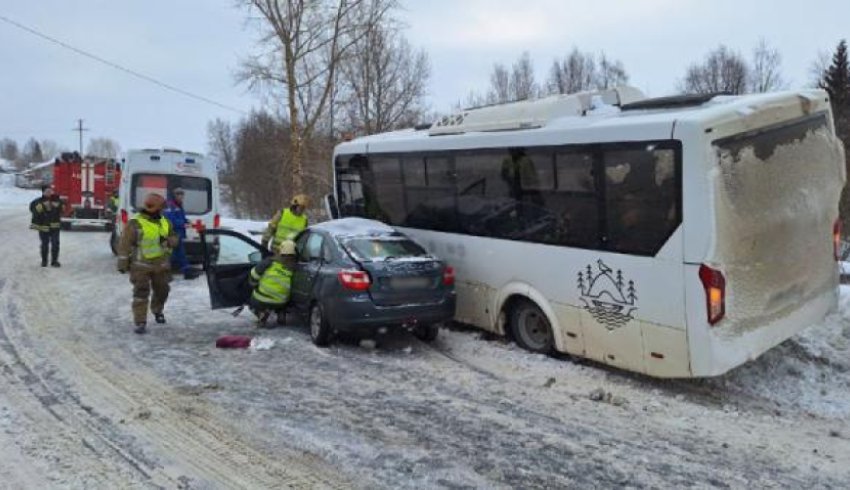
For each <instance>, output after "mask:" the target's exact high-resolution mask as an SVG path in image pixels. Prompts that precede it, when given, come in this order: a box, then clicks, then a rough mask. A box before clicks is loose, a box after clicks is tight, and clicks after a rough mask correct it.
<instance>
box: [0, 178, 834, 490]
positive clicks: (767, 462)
mask: <svg viewBox="0 0 850 490" xmlns="http://www.w3.org/2000/svg"><path fill="white" fill-rule="evenodd" d="M0 189H2V188H0ZM30 195H31V194H30ZM9 196H12V194H7V193H6V192H5V191H4V190H0V200H3V199H7V198H9V199H10V200H11V198H10V197H9ZM21 199H22V202H23V203H24V204H25V203H26V202H28V201H29V199H31V197H29V196H28V198H27V199H23V198H22V197H21ZM0 207H5V205H0ZM10 207H11V209H8V208H7V209H0V254H2V256H3V257H14V260H3V261H0V488H7V487H8V488H126V487H134V488H135V487H143V488H147V487H151V488H156V487H165V488H279V487H286V486H295V487H310V488H313V487H319V488H326V487H338V488H351V487H354V488H620V487H630V488H684V487H696V488H711V487H719V488H761V487H787V488H801V487H808V488H846V487H847V482H848V481H850V465H848V464H847V461H850V289H848V288H844V289H842V294H841V308H840V311H839V312H837V313H836V314H835V315H833V316H831V317H830V318H829V319H827V321H825V322H824V323H823V324H821V325H813V326H811V327H810V328H809V329H807V330H806V331H804V332H803V333H801V334H800V335H798V336H797V337H795V338H794V339H792V340H789V341H788V342H786V343H784V344H783V345H781V346H779V347H778V348H776V349H774V350H772V351H770V352H768V353H767V354H766V355H764V356H762V357H761V358H760V359H758V360H756V361H754V362H751V363H749V364H747V365H745V366H743V367H741V368H739V369H737V370H735V371H733V372H731V373H729V374H727V375H725V376H722V377H720V378H715V379H708V380H691V381H688V380H677V381H664V380H655V379H650V378H646V377H643V376H639V375H634V374H629V373H625V372H622V371H618V370H615V369H611V368H607V367H604V366H599V365H596V364H593V363H590V362H586V361H578V360H572V359H568V358H560V359H554V358H549V357H545V356H538V355H533V354H529V353H527V352H524V351H522V350H520V349H518V348H517V347H516V346H515V345H514V344H511V343H506V342H504V341H502V340H499V339H488V338H486V336H485V335H483V334H482V333H480V332H477V331H472V330H466V329H463V328H459V327H457V328H452V329H450V330H443V331H442V332H441V334H440V338H439V339H438V340H437V342H436V343H435V344H433V345H426V344H423V343H421V342H418V341H416V340H414V339H412V338H411V337H409V336H406V335H393V336H391V337H390V338H389V339H387V341H386V342H385V345H383V346H382V347H381V348H379V349H374V348H368V346H360V345H357V344H352V343H340V344H336V345H334V346H333V347H331V348H329V349H319V348H316V347H314V346H313V345H312V344H311V343H310V341H309V335H308V333H307V331H306V329H305V328H304V327H303V326H301V323H302V322H301V321H299V319H297V318H290V319H289V320H290V321H289V322H288V323H290V324H291V325H290V326H288V327H283V328H276V329H272V330H266V331H263V332H261V333H258V332H257V331H256V330H255V329H254V327H253V326H252V322H251V320H250V318H249V315H248V314H247V313H243V314H242V315H241V316H239V317H233V316H232V315H230V313H229V312H227V311H210V309H209V298H208V293H207V288H206V283H205V281H203V280H199V281H185V280H175V282H174V283H173V284H172V293H171V297H170V300H169V303H168V306H167V308H166V315H167V316H168V321H169V323H168V324H167V325H165V326H153V327H152V328H151V333H150V334H149V335H147V336H144V337H139V336H135V335H133V334H132V333H131V325H130V315H129V309H130V285H129V284H128V282H127V277H126V276H122V275H119V274H117V273H116V272H115V270H114V268H115V264H114V259H113V257H112V255H111V253H110V251H109V247H108V244H107V235H106V234H104V233H98V232H67V233H63V235H62V247H63V248H62V262H63V267H62V268H61V269H49V268H48V269H41V268H40V267H38V259H37V251H36V246H35V245H36V243H37V240H36V237H35V234H34V233H31V232H29V231H28V230H27V229H26V225H27V218H28V217H27V216H26V208H25V207H19V206H18V205H17V204H13V205H11V206H10ZM223 225H224V226H226V227H230V228H232V229H237V230H240V231H242V232H248V233H250V232H253V231H260V232H261V231H262V229H263V228H264V226H265V223H262V222H253V223H251V222H240V221H236V220H225V221H224V223H223ZM224 334H247V335H252V336H257V335H261V336H262V337H263V338H265V339H268V340H273V341H274V346H273V347H272V348H271V349H269V350H256V351H252V350H245V351H228V350H220V349H216V348H215V347H214V344H215V339H216V338H217V337H219V336H220V335H224Z"/></svg>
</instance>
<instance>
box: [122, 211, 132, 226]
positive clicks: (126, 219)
mask: <svg viewBox="0 0 850 490" xmlns="http://www.w3.org/2000/svg"><path fill="white" fill-rule="evenodd" d="M129 219H130V217H129V216H128V215H127V210H126V209H122V210H121V223H122V224H125V225H126V224H127V221H129Z"/></svg>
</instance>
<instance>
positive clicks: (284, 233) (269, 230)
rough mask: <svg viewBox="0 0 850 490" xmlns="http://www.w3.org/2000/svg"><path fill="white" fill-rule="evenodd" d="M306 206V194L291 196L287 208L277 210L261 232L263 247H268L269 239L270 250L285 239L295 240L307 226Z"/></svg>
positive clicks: (307, 201)
mask: <svg viewBox="0 0 850 490" xmlns="http://www.w3.org/2000/svg"><path fill="white" fill-rule="evenodd" d="M307 206H309V200H308V198H307V196H305V195H304V194H298V195H297V196H295V197H293V198H292V203H291V205H290V206H289V207H288V208H286V209H283V210H281V211H278V212H277V213H276V214H275V215H274V217H273V218H272V219H271V221H269V225H268V227H266V231H265V232H264V233H263V239H262V244H263V248H268V246H269V242H270V241H271V244H272V250H277V247H279V246H280V244H281V243H283V242H284V241H285V240H295V237H296V236H298V234H299V233H301V232H302V231H304V229H305V228H307V214H306V211H307Z"/></svg>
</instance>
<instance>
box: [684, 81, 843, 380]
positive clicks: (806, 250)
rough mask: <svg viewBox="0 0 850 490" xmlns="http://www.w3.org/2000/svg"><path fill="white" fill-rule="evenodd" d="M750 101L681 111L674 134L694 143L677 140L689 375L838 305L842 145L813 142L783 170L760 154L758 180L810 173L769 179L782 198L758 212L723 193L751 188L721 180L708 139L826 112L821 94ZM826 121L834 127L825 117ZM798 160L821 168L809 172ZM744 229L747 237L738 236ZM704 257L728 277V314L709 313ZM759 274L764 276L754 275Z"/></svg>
mask: <svg viewBox="0 0 850 490" xmlns="http://www.w3.org/2000/svg"><path fill="white" fill-rule="evenodd" d="M805 95H808V94H805ZM751 100H752V103H751V104H750V105H749V106H748V108H747V109H748V110H739V111H738V113H737V114H736V115H735V116H736V117H730V115H729V112H728V111H722V110H721V109H718V110H717V114H716V115H714V114H711V111H709V113H708V114H705V113H702V114H700V117H699V118H696V117H695V118H688V117H687V115H686V116H685V117H683V118H681V119H680V120H679V121H678V122H677V126H676V134H675V136H676V138H677V139H680V140H682V141H689V142H694V143H693V144H690V145H685V149H684V155H683V159H684V182H685V190H686V192H685V193H684V202H683V208H684V230H685V240H684V243H685V253H684V259H685V262H686V264H685V277H684V283H685V289H686V302H687V308H686V311H687V324H688V343H689V351H690V353H691V369H692V374H693V376H700V377H702V376H717V375H720V374H723V373H725V372H727V371H728V370H730V369H732V368H734V367H736V366H739V365H741V364H743V363H745V362H747V361H750V360H753V359H755V358H757V357H758V356H760V355H761V354H763V353H764V352H766V351H767V350H769V349H771V348H773V347H774V346H776V345H777V344H779V343H781V342H783V341H784V340H786V339H788V338H789V337H791V336H793V335H794V334H796V333H797V332H799V331H800V330H802V329H804V328H806V327H809V326H812V325H816V324H817V323H819V322H820V321H822V320H823V318H824V317H825V316H826V315H827V314H828V313H829V312H830V311H833V310H834V309H835V308H836V306H837V301H838V288H837V285H838V268H837V265H836V263H835V260H834V257H833V243H832V225H833V223H834V221H835V220H836V219H837V218H838V209H837V202H838V194H839V193H840V189H841V187H842V186H843V183H844V181H845V179H846V176H845V170H844V165H843V161H844V158H843V152H842V151H841V145H840V144H837V143H833V144H832V145H819V146H818V148H819V149H821V150H823V152H825V154H824V153H823V152H821V153H818V154H815V153H814V152H813V153H806V154H805V156H804V157H803V158H801V159H799V161H797V162H795V163H797V165H796V166H790V165H789V166H786V167H785V168H782V167H778V163H777V162H770V161H765V162H760V164H761V165H762V167H763V169H761V170H756V171H764V169H769V170H770V172H771V174H765V175H764V176H765V177H766V178H771V177H772V176H776V175H777V174H778V175H782V174H787V173H790V172H792V171H793V170H794V169H797V170H798V171H800V173H801V174H810V177H809V178H806V177H804V176H801V177H798V178H795V179H794V180H793V185H791V184H790V183H783V182H782V181H781V180H779V181H778V182H776V183H775V184H774V183H773V182H770V183H769V184H768V185H771V186H772V187H771V188H775V190H776V192H779V193H780V195H781V196H782V198H783V199H782V201H781V202H778V203H777V202H770V201H765V202H770V204H772V205H771V206H769V208H770V212H765V213H759V212H758V210H759V206H757V205H753V204H748V203H746V201H745V202H743V203H742V202H740V201H741V198H740V197H737V200H738V202H734V203H733V202H732V201H731V200H732V198H731V197H730V196H731V195H732V194H730V192H732V189H731V188H730V187H729V182H733V183H735V184H737V185H738V186H739V187H738V188H737V189H736V191H737V193H739V194H746V191H748V190H750V189H747V188H745V187H744V185H746V184H747V183H746V182H745V181H744V180H743V178H741V179H740V180H734V179H736V177H735V176H734V175H733V176H731V177H730V176H726V177H725V179H724V176H723V173H722V171H721V166H720V161H719V153H718V149H717V148H715V147H713V145H712V142H714V141H716V140H719V139H722V138H725V137H728V136H732V135H739V134H742V133H747V132H748V131H752V130H754V129H760V128H765V127H771V126H775V125H776V124H778V123H784V122H789V121H794V120H799V119H800V118H804V117H806V116H807V115H817V114H819V113H820V114H827V113H828V110H829V107H828V102H827V101H826V99H825V98H822V97H813V96H802V95H793V94H770V95H765V96H761V97H753V98H752V99H751ZM829 126H830V131H832V128H831V126H832V123H831V121H829ZM832 138H834V136H832ZM697 142H700V143H697ZM830 146H832V147H831V148H830ZM777 151H779V150H777ZM830 152H838V153H840V155H836V154H832V155H830V154H829V153H830ZM833 162H837V163H836V165H835V168H830V163H833ZM771 163H773V165H771ZM783 163H786V162H783ZM792 163H794V162H792ZM786 164H787V163H786ZM806 165H820V166H819V167H818V168H816V169H815V170H816V171H812V172H809V171H807V170H806V169H805V166H806ZM740 173H741V174H743V173H744V170H743V169H741V170H740ZM780 178H781V177H780ZM750 185H752V182H750ZM765 190H767V189H765ZM753 194H758V193H753ZM730 213H731V214H732V215H737V216H736V217H735V218H734V219H735V220H737V221H738V222H741V221H745V220H746V219H751V220H752V225H751V228H752V230H749V229H747V230H744V231H743V232H742V230H741V229H740V226H738V227H737V228H735V229H725V227H726V226H728V225H725V224H724V223H729V222H730V219H729V218H728V217H726V216H729V215H730ZM748 228H750V227H748ZM745 233H751V234H752V237H750V235H746V236H742V235H743V234H745ZM770 244H773V245H774V246H770ZM742 257H743V258H742ZM702 263H705V264H709V265H712V266H716V267H718V268H720V269H721V270H722V271H723V272H724V274H725V275H726V278H727V292H726V295H727V297H726V317H725V318H724V319H723V320H721V321H720V322H719V323H718V324H717V325H715V326H710V325H709V323H708V321H707V316H708V315H707V311H706V310H707V306H706V294H705V290H704V288H703V285H702V283H701V282H700V280H699V268H700V264H702ZM759 276H764V277H765V279H763V280H761V281H758V280H757V279H756V278H757V277H759ZM742 288H743V289H742ZM756 290H757V291H756Z"/></svg>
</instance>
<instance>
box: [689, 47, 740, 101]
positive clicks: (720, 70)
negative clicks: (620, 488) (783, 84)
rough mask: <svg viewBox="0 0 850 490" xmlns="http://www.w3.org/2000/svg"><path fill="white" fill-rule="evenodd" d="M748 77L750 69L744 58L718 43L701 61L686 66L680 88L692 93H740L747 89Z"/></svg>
mask: <svg viewBox="0 0 850 490" xmlns="http://www.w3.org/2000/svg"><path fill="white" fill-rule="evenodd" d="M749 79H750V69H749V66H748V65H747V62H746V60H744V58H743V57H741V55H740V54H738V53H736V52H734V51H732V50H730V49H729V48H727V47H726V46H724V45H720V46H719V47H718V48H717V49H715V50H714V51H712V52H710V53H709V54H708V55H707V56H706V58H705V61H704V62H703V63H701V64H694V65H691V66H690V67H689V68H688V71H687V74H686V75H685V79H684V80H683V81H682V83H681V89H682V91H683V92H687V93H694V94H711V93H730V94H742V93H745V92H746V91H747V88H748V86H747V82H748V80H749Z"/></svg>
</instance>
